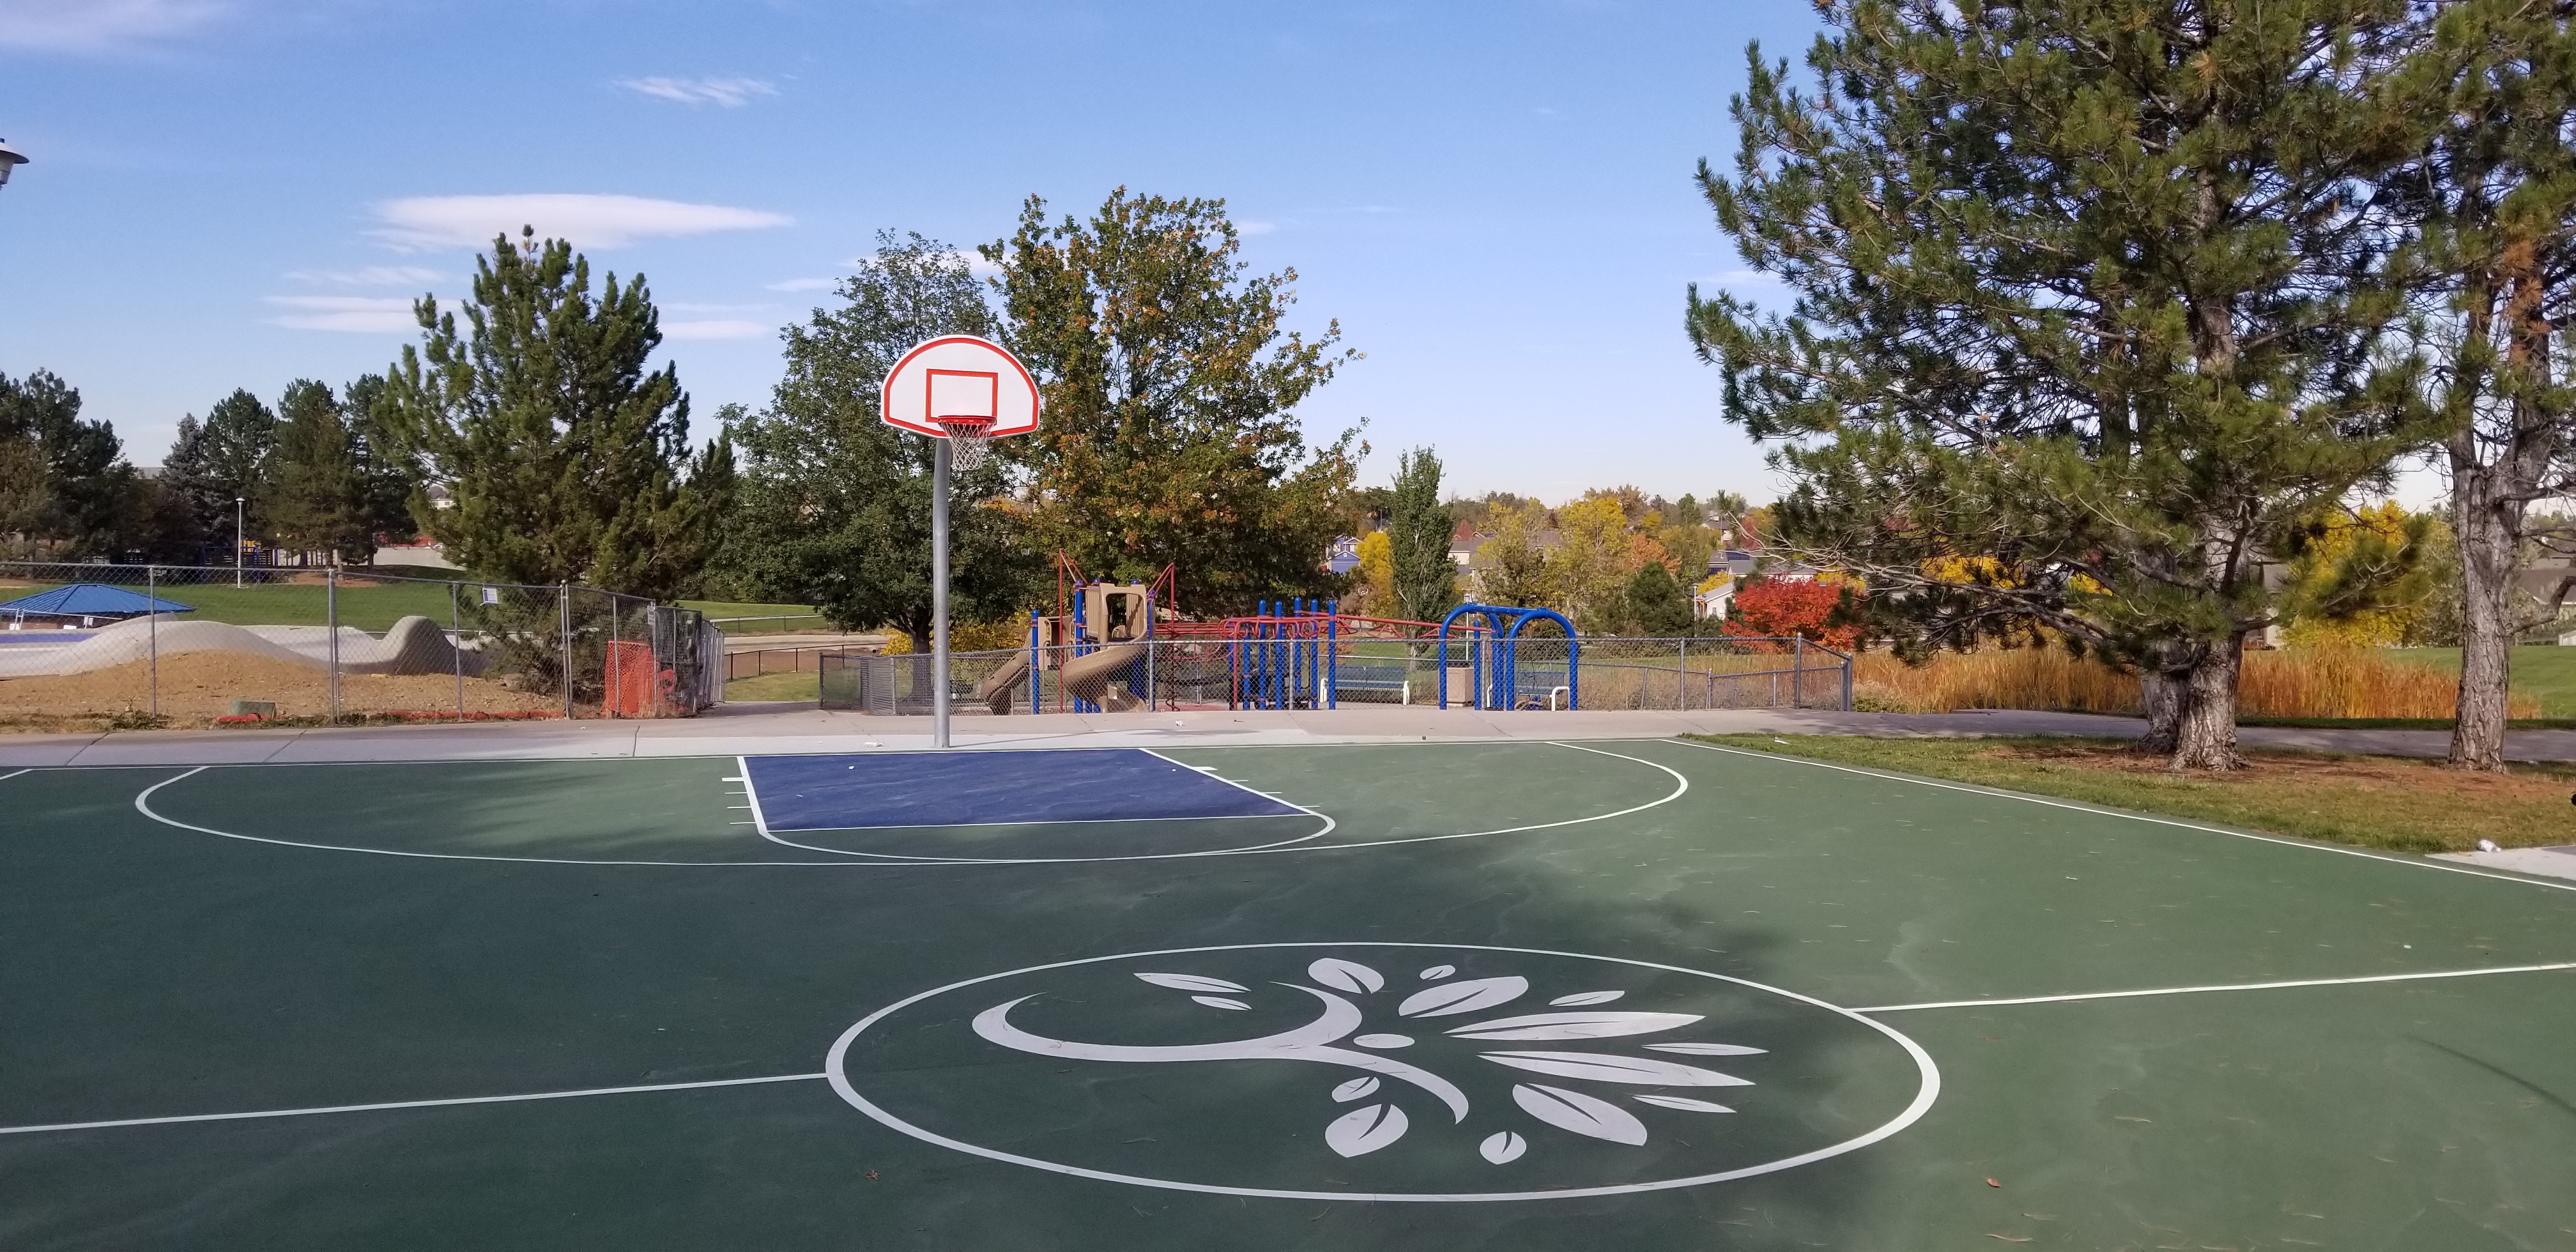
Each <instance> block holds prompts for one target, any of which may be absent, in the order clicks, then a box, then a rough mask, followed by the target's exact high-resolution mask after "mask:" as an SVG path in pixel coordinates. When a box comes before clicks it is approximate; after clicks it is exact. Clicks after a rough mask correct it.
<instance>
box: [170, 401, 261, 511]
mask: <svg viewBox="0 0 2576 1252" xmlns="http://www.w3.org/2000/svg"><path fill="white" fill-rule="evenodd" d="M276 442H277V416H276V415H275V414H273V413H271V412H269V410H268V406H267V405H265V404H262V403H260V400H259V397H257V396H254V395H252V394H251V393H249V392H247V391H239V390H236V391H235V392H233V393H232V394H231V395H228V396H226V397H224V398H223V399H221V400H218V401H216V402H215V406H214V407H213V408H211V409H208V410H206V420H205V421H204V422H202V423H200V422H199V421H198V420H197V419H196V417H195V416H194V415H193V414H192V415H189V416H185V417H182V418H180V419H179V437H178V439H177V440H176V441H175V442H173V443H172V444H171V445H170V454H169V455H168V456H166V457H163V458H162V460H161V471H162V479H161V481H162V485H163V488H164V489H165V490H166V491H168V492H169V493H170V494H171V495H172V496H174V497H176V499H177V500H178V502H179V504H180V506H181V507H182V508H183V509H184V510H185V511H186V513H187V515H188V517H189V519H190V522H191V523H192V528H193V530H194V531H195V533H196V534H197V535H198V536H199V537H201V538H202V539H204V540H207V541H210V542H214V543H222V544H230V543H231V542H232V541H233V538H234V534H233V531H234V529H235V517H236V514H235V505H234V503H233V502H234V501H235V500H240V501H242V502H243V503H242V504H241V505H240V506H239V508H240V513H239V518H240V523H241V526H240V529H241V530H242V531H243V532H244V533H243V534H242V535H241V538H242V539H244V540H246V541H256V540H258V539H260V538H261V537H263V536H265V535H266V534H267V533H268V532H267V531H266V530H265V529H264V524H263V521H262V519H261V517H260V515H259V512H258V510H257V508H256V507H255V506H256V505H257V503H258V501H259V500H260V498H261V495H262V484H263V481H264V480H263V479H262V474H263V473H264V472H265V469H266V464H267V461H268V452H269V449H270V447H272V446H273V445H274V444H275V443H276Z"/></svg>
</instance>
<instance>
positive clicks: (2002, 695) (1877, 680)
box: [1852, 648, 2540, 719]
mask: <svg viewBox="0 0 2576 1252" xmlns="http://www.w3.org/2000/svg"><path fill="white" fill-rule="evenodd" d="M1852 682H1853V693H1854V696H1855V698H1856V699H1858V700H1860V701H1861V702H1862V703H1864V704H1870V705H1874V706H1876V707H1880V708H1888V709H1892V710H1898V711H1905V712H1920V713H1939V712H1947V711H1949V710H1951V709H2068V710H2073V711H2077V712H2085V713H2137V712H2139V711H2141V709H2140V705H2139V702H2138V680H2137V679H2136V678H2135V677H2134V676H2131V675H2126V674H2121V673H2119V672H2117V671H2115V670H2113V669H2111V668H2110V667H2108V666H2105V665H2101V664H2099V663H2096V662H2094V661H2090V660H2077V659H2075V658H2073V657H2070V656H2068V655H2066V654H2065V653H2064V652H2062V651H2059V650H2057V649H2054V648H2012V649H2001V648H1997V649H1989V650H1987V651H1984V652H1976V653H1967V654H1960V653H1944V654H1942V655H1940V656H1937V657H1935V658H1933V660H1932V661H1931V663H1930V664H1927V665H1924V666H1920V667H1915V666H1909V665H1907V664H1905V663H1904V662H1902V661H1899V660H1897V659H1896V658H1895V657H1893V656H1890V655H1888V654H1886V653H1865V654H1863V655H1862V656H1860V657H1859V658H1858V660H1857V663H1856V664H1855V666H1854V669H1853V672H1852ZM2238 698H2239V700H2240V704H2239V708H2238V711H2239V712H2241V713H2244V714H2246V715H2249V716H2254V717H2348V718H2372V717H2388V718H2436V719H2438V718H2447V717H2450V716H2451V715H2452V713H2453V712H2454V710H2455V708H2456V706H2457V704H2458V701H2459V681H2458V680H2457V679H2455V678H2453V677H2452V676H2450V675H2448V674H2445V673H2443V672H2441V671H2440V670H2436V669H2433V668H2431V667H2430V666H2422V665H2409V664H2406V663H2405V662H2402V661H2396V660H2391V659H2389V658H2387V657H2385V656H2382V655H2380V654H2379V653H2378V652H2377V651H2375V650H2373V649H2369V648H2293V649H2286V650H2282V651H2273V652H2249V653H2247V654H2246V656H2245V672H2244V677H2243V680H2242V683H2241V684H2240V686H2239V688H2238ZM2509 714H2510V716H2513V717H2517V718H2533V717H2538V716H2540V701H2539V699H2538V698H2537V697H2533V696H2528V695H2521V694H2516V695H2515V696H2514V697H2513V699H2512V701H2511V702H2510V705H2509Z"/></svg>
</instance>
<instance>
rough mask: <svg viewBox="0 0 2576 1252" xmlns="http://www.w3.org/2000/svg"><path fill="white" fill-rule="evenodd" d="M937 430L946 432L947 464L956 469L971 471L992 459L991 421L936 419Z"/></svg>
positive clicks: (984, 419) (976, 418)
mask: <svg viewBox="0 0 2576 1252" xmlns="http://www.w3.org/2000/svg"><path fill="white" fill-rule="evenodd" d="M931 420H932V421H934V422H936V423H938V425H939V429H941V430H944V431H947V432H948V464H949V465H950V466H951V467H953V468H956V469H960V470H971V469H974V468H976V467H978V466H980V465H982V464H983V463H984V462H986V461H989V460H991V459H992V456H993V449H992V439H993V419H992V418H989V417H975V416H968V415H963V414H961V415H958V416H954V417H937V418H932V419H931Z"/></svg>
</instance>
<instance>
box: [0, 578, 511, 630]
mask: <svg viewBox="0 0 2576 1252" xmlns="http://www.w3.org/2000/svg"><path fill="white" fill-rule="evenodd" d="M316 573H317V575H318V573H319V571H316ZM60 585H61V584H59V583H48V584H43V585H39V586H31V587H12V588H8V589H7V591H6V592H5V593H0V599H9V600H15V599H17V598H19V597H21V596H30V595H34V594H36V593H37V592H39V591H45V590H49V589H50V588H52V587H56V586H60ZM129 589H130V590H132V591H134V592H136V593H138V594H140V593H141V592H142V591H143V588H142V587H141V586H139V585H137V586H134V587H132V588H129ZM329 591H330V588H328V587H325V586H323V585H322V584H320V583H318V582H316V583H245V584H244V585H243V586H240V587H235V586H233V585H232V583H231V582H229V581H226V582H222V583H199V584H196V585H193V586H190V585H184V584H183V585H181V586H176V587H173V586H167V585H164V586H162V587H160V588H159V593H160V596H161V598H162V599H164V600H168V601H171V602H173V603H177V604H184V605H187V606H188V607H189V608H190V609H192V610H194V611H193V612H191V613H188V614H187V615H186V617H185V620H189V621H200V622H230V623H232V624H233V625H235V626H323V625H328V624H329V622H330V620H331V619H330V613H329V607H328V605H327V604H326V602H325V601H326V597H327V594H328V592H329ZM465 594H467V595H469V596H470V595H471V594H472V592H471V591H470V590H469V591H467V592H466V593H465ZM469 603H470V601H469ZM448 612H449V605H448V595H447V584H445V583H408V582H386V583H375V584H372V585H366V584H359V585H343V586H342V587H341V588H340V624H341V625H343V626H355V627H357V628H358V629H360V630H365V631H373V632H377V633H382V632H383V631H385V630H387V629H390V628H391V627H392V626H393V624H394V622H395V620H396V619H398V618H403V617H409V616H412V615H414V614H418V615H420V616H422V617H427V618H429V619H430V620H432V621H435V622H438V623H440V624H442V625H443V624H445V623H446V622H447V621H448Z"/></svg>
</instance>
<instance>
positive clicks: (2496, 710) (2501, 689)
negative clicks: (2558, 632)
mask: <svg viewBox="0 0 2576 1252" xmlns="http://www.w3.org/2000/svg"><path fill="white" fill-rule="evenodd" d="M2499 477H2501V475H2500V474H2499V472H2498V470H2497V469H2496V468H2495V467H2491V466H2486V465H2479V464H2476V463H2474V462H2472V463H2470V464H2466V465H2463V464H2461V463H2460V462H2459V460H2458V458H2456V457H2455V458H2454V459H2453V462H2452V466H2451V505H2452V507H2451V515H2452V518H2453V520H2454V521H2455V522H2456V523H2457V524H2458V526H2459V543H2460V703H2459V708H2458V720H2457V721H2456V722H2454V723H2452V726H2451V756H2450V765H2451V767H2452V768H2453V769H2470V770H2484V771H2489V772H2493V773H2502V772H2504V722H2505V698H2506V695H2507V693H2508V692H2509V691H2510V689H2511V688H2510V683H2511V680H2512V665H2513V633H2514V631H2513V628H2514V622H2513V575H2514V569H2515V566H2516V564H2517V561H2516V558H2517V556H2518V555H2519V553H2518V552H2517V551H2516V549H2518V548H2519V547H2520V546H2521V544H2520V539H2521V534H2520V532H2521V529H2522V528H2521V526H2519V525H2518V524H2517V523H2518V521H2519V520H2520V519H2519V517H2518V516H2517V515H2518V514H2519V513H2520V512H2521V511H2522V510H2521V508H2520V506H2519V505H2517V504H2515V503H2513V502H2511V501H2507V500H2499V499H2497V498H2496V497H2497V496H2498V494H2499V492H2498V488H2499V487H2501V486H2502V485H2503V484H2501V483H2498V482H2497V481H2496V480H2497V479H2498V478H2499Z"/></svg>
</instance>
